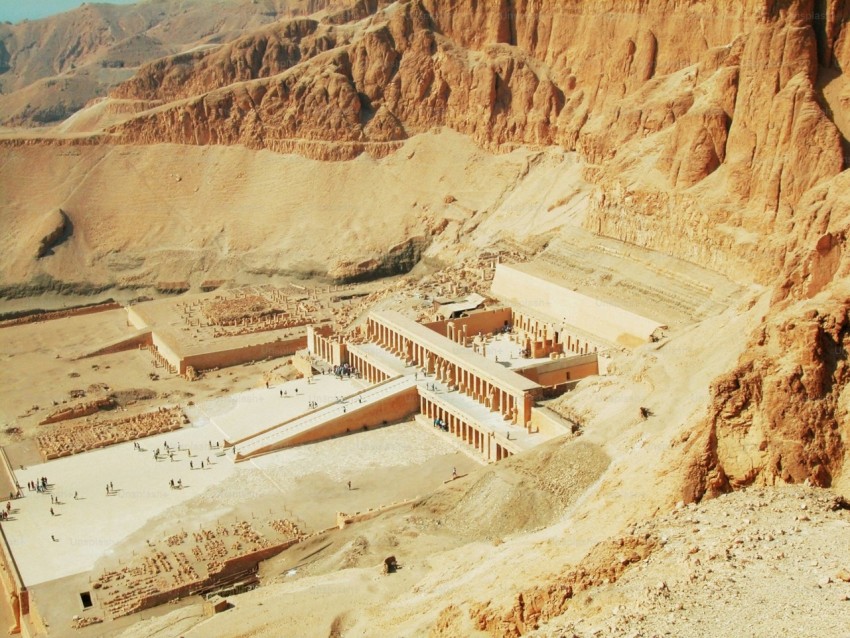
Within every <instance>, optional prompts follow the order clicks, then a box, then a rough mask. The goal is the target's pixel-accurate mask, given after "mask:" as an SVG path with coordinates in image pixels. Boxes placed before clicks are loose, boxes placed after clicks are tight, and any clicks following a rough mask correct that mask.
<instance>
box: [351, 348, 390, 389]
mask: <svg viewBox="0 0 850 638" xmlns="http://www.w3.org/2000/svg"><path fill="white" fill-rule="evenodd" d="M348 358H349V363H350V364H351V365H352V366H354V368H355V369H356V370H357V371H358V372H359V373H360V376H361V377H362V378H363V379H366V381H368V382H369V383H372V384H375V383H381V382H382V381H386V380H387V379H389V378H390V375H388V374H387V373H386V372H384V371H383V370H381V369H380V368H379V367H377V366H375V365H372V364H371V363H369V362H368V361H367V360H366V359H364V358H363V357H361V356H360V355H359V354H356V353H355V352H352V351H351V350H349V351H348Z"/></svg>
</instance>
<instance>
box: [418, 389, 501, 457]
mask: <svg viewBox="0 0 850 638" xmlns="http://www.w3.org/2000/svg"><path fill="white" fill-rule="evenodd" d="M419 411H420V412H421V413H422V414H423V415H425V416H426V417H427V418H428V420H430V421H433V420H435V419H439V420H440V421H442V422H443V423H445V424H446V427H448V431H449V432H450V433H451V434H453V435H454V436H456V437H458V438H459V439H461V440H462V441H463V442H464V443H467V444H468V445H471V446H472V447H474V448H475V449H476V450H477V451H478V452H480V453H481V454H482V455H483V456H484V457H485V458H486V459H488V460H491V461H501V460H502V459H504V458H507V457H509V456H511V455H512V454H513V453H512V452H511V451H510V450H509V449H508V448H507V447H505V446H504V445H502V444H501V443H498V442H497V441H496V440H495V435H494V433H492V432H485V431H482V430H480V429H478V428H477V427H475V426H474V425H473V424H471V423H469V422H468V421H466V420H465V419H464V418H463V417H461V416H460V415H458V414H457V413H456V412H454V411H452V410H448V409H446V408H445V407H443V406H441V405H438V404H437V403H434V402H433V401H431V400H430V399H428V398H427V397H425V396H422V395H421V394H420V395H419Z"/></svg>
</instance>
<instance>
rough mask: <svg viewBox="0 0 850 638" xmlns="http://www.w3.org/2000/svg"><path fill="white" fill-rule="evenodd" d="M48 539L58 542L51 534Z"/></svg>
mask: <svg viewBox="0 0 850 638" xmlns="http://www.w3.org/2000/svg"><path fill="white" fill-rule="evenodd" d="M50 540H52V541H53V542H54V543H58V542H59V541H57V540H56V537H55V536H54V535H53V534H51V535H50Z"/></svg>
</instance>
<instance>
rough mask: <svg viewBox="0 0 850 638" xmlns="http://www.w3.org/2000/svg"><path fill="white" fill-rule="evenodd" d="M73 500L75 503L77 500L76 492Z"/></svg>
mask: <svg viewBox="0 0 850 638" xmlns="http://www.w3.org/2000/svg"><path fill="white" fill-rule="evenodd" d="M74 500H75V501H76V500H77V493H76V492H74Z"/></svg>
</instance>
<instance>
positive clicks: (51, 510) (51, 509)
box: [50, 507, 56, 516]
mask: <svg viewBox="0 0 850 638" xmlns="http://www.w3.org/2000/svg"><path fill="white" fill-rule="evenodd" d="M50 515H51V516H56V513H55V512H54V511H53V508H52V507H51V508H50Z"/></svg>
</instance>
